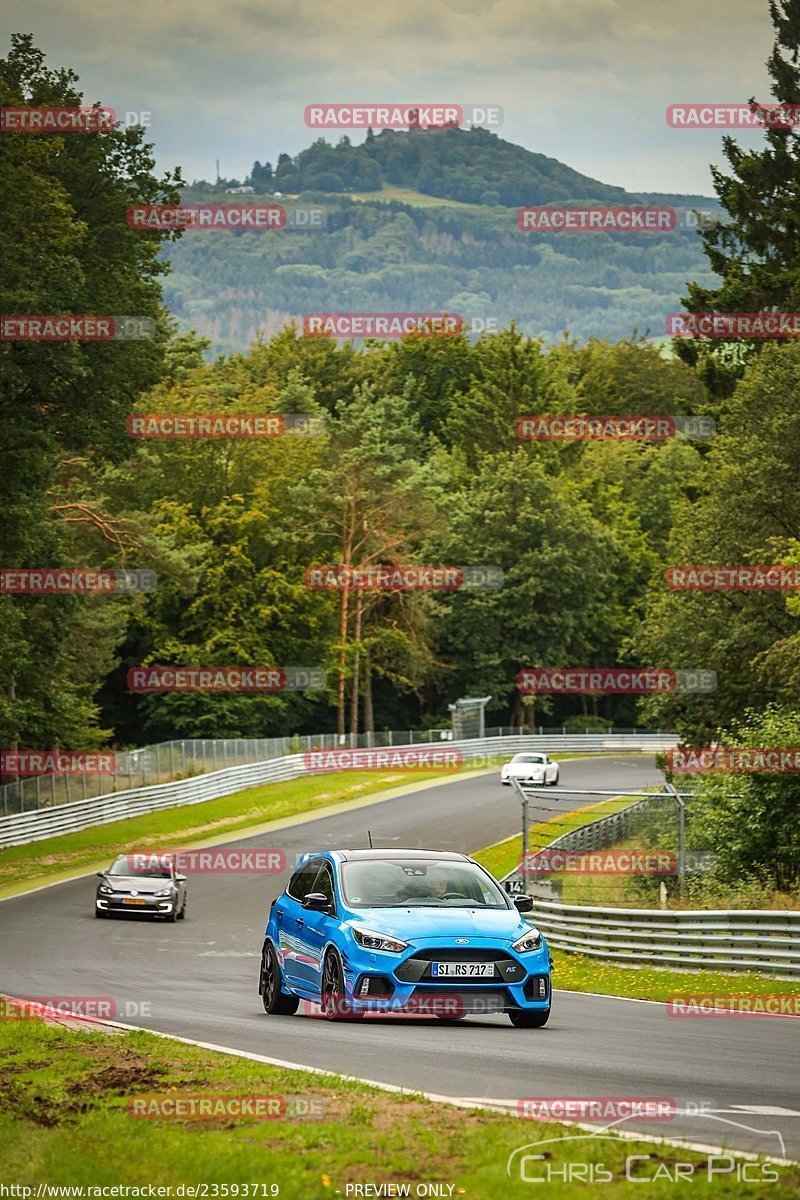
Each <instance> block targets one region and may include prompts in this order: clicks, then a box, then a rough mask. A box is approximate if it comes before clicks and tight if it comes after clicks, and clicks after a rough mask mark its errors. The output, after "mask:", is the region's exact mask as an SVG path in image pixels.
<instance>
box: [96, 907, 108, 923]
mask: <svg viewBox="0 0 800 1200" xmlns="http://www.w3.org/2000/svg"><path fill="white" fill-rule="evenodd" d="M94 915H95V916H96V917H97V919H98V921H102V920H103V919H104V918H105V917H107V916H108V913H107V912H103V910H102V908H96V909H95V910H94Z"/></svg>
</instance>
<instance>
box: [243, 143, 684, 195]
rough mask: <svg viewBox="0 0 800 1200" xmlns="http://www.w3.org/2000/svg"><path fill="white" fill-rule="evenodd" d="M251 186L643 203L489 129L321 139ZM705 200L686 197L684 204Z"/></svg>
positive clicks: (264, 170) (256, 176)
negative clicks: (354, 140) (392, 189)
mask: <svg viewBox="0 0 800 1200" xmlns="http://www.w3.org/2000/svg"><path fill="white" fill-rule="evenodd" d="M247 182H248V183H250V184H252V185H253V186H255V187H256V188H257V189H258V190H262V189H265V188H269V187H272V188H274V189H277V190H278V191H283V192H328V193H353V192H375V191H378V190H380V189H381V188H383V187H386V186H390V187H400V188H410V189H412V190H413V191H416V192H421V193H422V194H423V195H426V196H436V197H439V198H440V199H447V200H460V201H462V202H464V203H467V204H487V205H489V204H500V205H507V206H509V207H514V206H518V205H525V204H550V203H556V202H564V203H568V202H569V201H597V202H606V203H615V202H616V203H625V202H630V201H631V200H636V199H637V198H638V197H636V196H634V195H631V194H630V193H629V192H626V191H625V189H624V188H621V187H614V186H612V185H611V184H607V183H601V182H600V181H599V180H597V179H592V178H590V177H589V176H588V175H582V174H581V173H580V172H579V171H574V170H573V169H572V167H568V166H566V165H565V164H564V163H562V162H559V160H558V159H557V158H548V157H547V155H544V154H536V153H534V151H532V150H526V149H525V148H524V147H523V146H517V145H515V144H514V143H513V142H507V141H504V140H503V139H502V138H500V137H498V136H497V134H494V133H490V132H489V130H487V129H454V128H447V129H428V130H415V131H410V132H395V131H392V130H384V131H383V132H382V133H379V134H377V135H374V134H372V133H371V132H369V133H368V134H367V138H366V141H365V142H363V143H361V144H360V145H358V146H354V145H353V144H352V143H351V141H350V139H349V138H348V137H346V136H345V137H342V138H341V139H340V141H339V142H338V144H337V145H331V144H330V143H329V142H327V141H326V140H325V139H324V138H319V139H318V140H317V141H315V142H314V143H313V144H312V145H311V146H309V147H308V149H306V150H303V151H301V153H300V154H298V155H297V156H296V157H295V158H291V157H290V156H289V155H288V154H282V155H281V156H280V158H279V159H278V164H277V167H276V168H275V170H274V171H273V168H272V165H271V164H270V163H266V164H264V165H263V166H262V164H261V163H259V162H256V163H255V164H254V167H253V171H252V173H251V176H250V178H249V179H248V181H247ZM700 199H702V197H696V196H692V197H685V198H684V202H688V201H697V200H700ZM665 202H666V201H665Z"/></svg>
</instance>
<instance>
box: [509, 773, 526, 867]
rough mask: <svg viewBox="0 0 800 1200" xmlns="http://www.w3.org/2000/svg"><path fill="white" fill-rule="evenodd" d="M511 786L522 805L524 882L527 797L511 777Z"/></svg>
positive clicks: (516, 781) (517, 782)
mask: <svg viewBox="0 0 800 1200" xmlns="http://www.w3.org/2000/svg"><path fill="white" fill-rule="evenodd" d="M511 785H512V787H513V788H515V790H516V792H517V795H518V796H519V798H520V803H521V804H522V877H523V881H525V879H526V876H527V874H528V872H527V865H528V862H527V860H528V836H529V835H528V824H529V820H528V797H527V795H526V793H525V792H524V791H523V790H522V788H521V786H520V784H519V781H518V780H517V779H515V778H514V776H513V775H512V777H511Z"/></svg>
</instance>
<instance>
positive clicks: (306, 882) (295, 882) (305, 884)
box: [286, 859, 319, 900]
mask: <svg viewBox="0 0 800 1200" xmlns="http://www.w3.org/2000/svg"><path fill="white" fill-rule="evenodd" d="M318 867H319V859H317V861H316V862H314V863H303V865H302V867H300V869H299V870H298V871H295V873H294V875H293V876H292V878H291V879H290V880H289V884H288V886H287V888H286V891H287V892H288V893H289V895H290V896H292V897H294V899H295V900H304V899H305V897H306V896H307V895H308V893H309V892H313V890H314V889H313V887H312V886H311V885H312V883H313V882H314V878H315V877H316V874H317V868H318Z"/></svg>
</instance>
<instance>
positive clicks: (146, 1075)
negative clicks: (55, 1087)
mask: <svg viewBox="0 0 800 1200" xmlns="http://www.w3.org/2000/svg"><path fill="white" fill-rule="evenodd" d="M163 1075H164V1072H163V1070H162V1069H161V1068H160V1067H148V1066H146V1065H143V1064H138V1063H125V1064H123V1065H120V1064H111V1065H109V1066H107V1067H103V1068H102V1070H100V1071H93V1072H91V1074H89V1075H87V1076H86V1077H85V1078H84V1079H82V1080H76V1081H75V1082H74V1083H72V1084H70V1088H69V1090H70V1091H71V1092H82V1093H83V1094H84V1095H87V1096H105V1095H117V1096H118V1095H120V1094H122V1095H127V1094H128V1093H129V1092H132V1091H137V1090H142V1089H149V1088H153V1087H158V1085H159V1083H160V1082H161V1079H162V1078H163Z"/></svg>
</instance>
